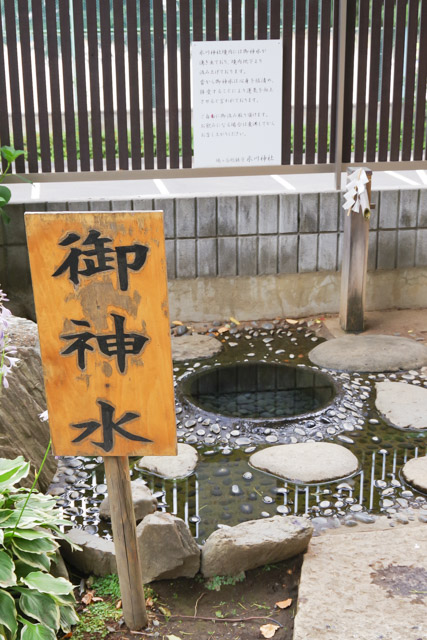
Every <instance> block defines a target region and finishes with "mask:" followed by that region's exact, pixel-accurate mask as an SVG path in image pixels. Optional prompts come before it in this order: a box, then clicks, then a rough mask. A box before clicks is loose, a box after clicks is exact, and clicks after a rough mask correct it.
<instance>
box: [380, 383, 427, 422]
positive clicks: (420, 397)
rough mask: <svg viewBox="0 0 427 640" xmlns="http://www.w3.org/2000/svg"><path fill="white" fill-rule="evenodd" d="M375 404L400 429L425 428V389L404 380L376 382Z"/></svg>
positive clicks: (426, 402) (426, 394)
mask: <svg viewBox="0 0 427 640" xmlns="http://www.w3.org/2000/svg"><path fill="white" fill-rule="evenodd" d="M376 388H377V397H376V400H375V406H376V408H377V409H378V411H379V412H380V413H382V415H383V416H384V417H385V418H386V420H388V422H391V424H393V425H395V426H396V427H400V428H401V429H405V428H409V429H427V389H425V388H422V387H417V386H415V385H413V384H406V383H405V382H390V381H389V380H387V381H385V382H377V384H376Z"/></svg>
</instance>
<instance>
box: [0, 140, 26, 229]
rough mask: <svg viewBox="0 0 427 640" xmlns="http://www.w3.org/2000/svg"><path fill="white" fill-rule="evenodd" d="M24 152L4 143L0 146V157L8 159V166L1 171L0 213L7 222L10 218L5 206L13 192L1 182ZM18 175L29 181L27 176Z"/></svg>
mask: <svg viewBox="0 0 427 640" xmlns="http://www.w3.org/2000/svg"><path fill="white" fill-rule="evenodd" d="M23 154H24V152H23V151H17V150H16V149H14V148H13V147H8V146H6V145H3V146H2V147H0V159H1V158H3V159H4V160H6V168H5V169H4V170H3V171H0V215H1V217H2V218H3V220H4V221H5V222H10V218H9V216H8V215H7V213H6V212H5V210H4V208H3V207H5V206H6V205H7V203H8V202H9V200H10V199H11V197H12V193H11V191H10V189H9V187H5V186H4V184H3V185H2V184H1V183H2V182H3V181H4V179H5V177H6V176H7V174H8V173H9V172H10V167H11V165H12V162H15V160H16V159H17V158H19V156H22V155H23ZM18 177H19V178H20V179H21V180H23V181H24V182H28V180H26V179H25V178H22V176H18Z"/></svg>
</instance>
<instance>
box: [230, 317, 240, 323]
mask: <svg viewBox="0 0 427 640" xmlns="http://www.w3.org/2000/svg"><path fill="white" fill-rule="evenodd" d="M230 322H234V324H240V322H239V321H238V320H237V319H236V318H233V316H230Z"/></svg>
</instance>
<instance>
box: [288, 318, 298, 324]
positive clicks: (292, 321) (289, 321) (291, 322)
mask: <svg viewBox="0 0 427 640" xmlns="http://www.w3.org/2000/svg"><path fill="white" fill-rule="evenodd" d="M286 322H288V323H289V324H298V322H299V320H292V318H286Z"/></svg>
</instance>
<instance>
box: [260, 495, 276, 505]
mask: <svg viewBox="0 0 427 640" xmlns="http://www.w3.org/2000/svg"><path fill="white" fill-rule="evenodd" d="M262 501H263V502H264V503H265V504H271V503H272V502H274V500H273V498H272V497H271V496H264V497H263V499H262Z"/></svg>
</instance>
